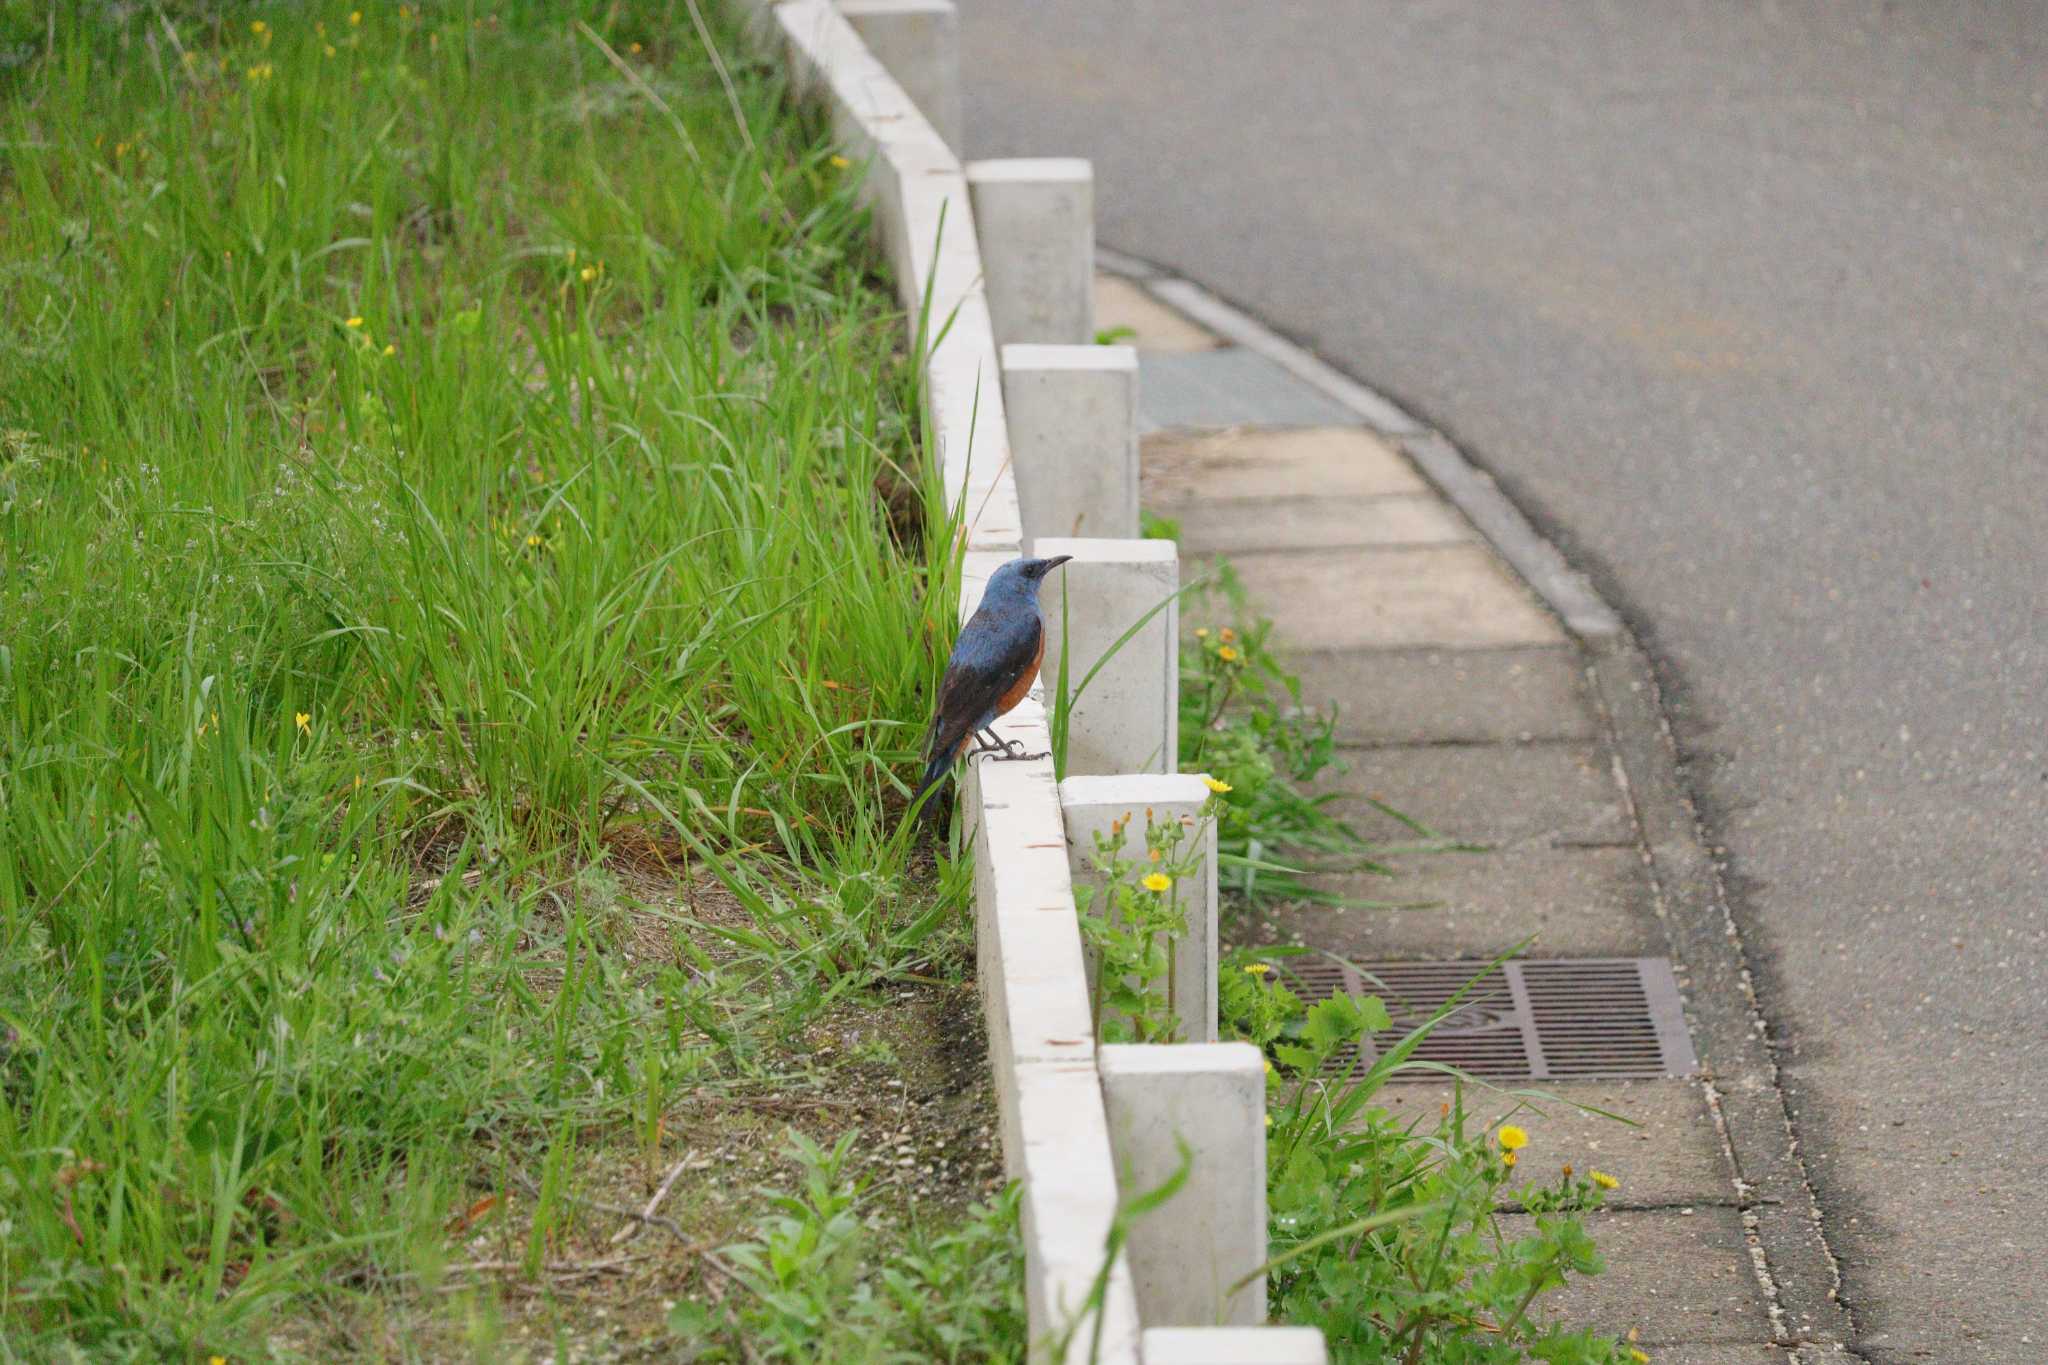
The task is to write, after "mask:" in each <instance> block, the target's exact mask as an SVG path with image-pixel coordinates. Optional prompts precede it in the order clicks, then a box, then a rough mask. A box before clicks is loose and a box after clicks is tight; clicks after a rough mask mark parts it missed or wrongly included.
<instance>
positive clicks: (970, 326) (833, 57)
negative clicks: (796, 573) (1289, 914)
mask: <svg viewBox="0 0 2048 1365" xmlns="http://www.w3.org/2000/svg"><path fill="white" fill-rule="evenodd" d="M745 4H746V6H747V7H748V8H749V9H750V10H752V11H753V15H754V19H755V22H754V23H753V24H752V25H751V30H752V36H753V37H754V39H755V41H757V42H760V43H763V44H764V45H766V46H770V47H771V48H779V49H780V52H781V55H782V56H783V57H784V59H785V60H786V61H787V63H788V66H789V70H790V73H791V78H792V82H793V85H794V87H795V89H796V91H797V93H798V94H799V95H802V96H805V97H807V98H812V99H815V100H817V101H819V102H820V103H821V104H822V105H823V106H824V108H825V109H826V110H827V111H828V113H829V115H830V118H831V122H832V128H833V133H834V136H835V137H836V138H837V139H838V141H839V142H840V144H841V145H842V146H843V147H845V148H846V152H847V155H848V156H850V157H853V158H855V159H858V160H865V161H866V162H867V164H868V176H867V180H866V187H865V193H866V195H867V198H868V199H869V201H870V204H871V206H872V208H873V210H874V213H875V219H876V224H877V227H878V228H879V229H880V231H881V234H882V238H883V242H884V246H885V248H886V249H887V252H888V255H889V258H890V261H891V263H892V264H893V266H894V267H895V272H896V279H897V287H898V290H899V293H900V296H901V301H902V304H903V306H904V308H905V309H906V311H908V312H909V313H910V315H911V321H912V326H913V327H914V326H915V325H916V319H917V316H918V313H919V310H920V309H921V308H922V307H923V306H924V305H925V301H926V299H927V298H929V300H930V313H929V317H930V327H931V332H932V334H933V335H934V336H938V337H939V340H938V343H937V344H936V345H935V346H932V347H930V348H929V349H928V350H927V352H926V354H925V355H924V356H923V357H921V359H922V363H923V369H924V378H925V392H926V403H927V407H928V411H927V413H926V417H927V430H928V431H929V432H931V433H932V437H933V443H934V446H935V450H934V451H933V454H934V457H935V458H936V459H937V460H938V462H939V465H940V468H941V470H942V471H943V474H944V479H945V487H946V493H947V497H948V500H949V501H956V500H957V501H958V505H961V506H963V507H964V514H965V517H966V521H967V525H966V529H965V536H964V539H965V546H964V549H965V551H966V560H965V569H964V573H963V579H962V586H961V600H960V608H959V610H960V616H961V619H962V620H965V619H966V617H967V616H969V615H971V614H972V613H973V611H974V608H975V606H976V605H977V604H978V603H979V601H980V598H981V592H982V589H983V587H984V586H985V584H986V583H987V580H988V575H989V574H991V573H993V572H994V570H995V568H996V567H997V566H998V565H1000V564H1001V563H1002V562H1003V561H1004V560H1007V559H1011V558H1014V557H1015V556H1016V555H1018V554H1019V553H1020V552H1021V547H1022V540H1023V528H1022V523H1021V517H1020V514H1019V508H1018V501H1017V485H1016V480H1015V478H1014V477H1013V474H1012V471H1011V469H1010V451H1009V439H1008V428H1007V424H1006V420H1005V415H1004V409H1003V400H1002V383H1001V375H1002V371H1001V365H1000V357H999V353H998V351H997V347H996V340H995V332H994V329H993V327H992V325H991V322H990V315H989V307H988V297H987V294H986V291H985V289H984V278H983V269H982V262H981V256H980V250H979V247H978V244H977V241H976V237H975V231H974V221H973V214H972V212H971V209H970V198H969V191H968V183H967V177H966V174H965V171H964V170H963V168H962V165H961V162H960V160H959V158H958V156H957V155H955V153H954V151H953V149H951V148H950V147H948V146H947V145H946V143H945V141H944V139H943V138H942V137H941V136H940V134H939V133H938V131H937V130H936V129H935V128H934V127H933V126H932V124H931V123H930V121H929V120H927V119H926V118H925V116H924V115H923V114H922V113H921V112H920V111H919V110H918V108H917V106H916V105H915V104H914V103H913V102H912V101H911V99H910V97H909V96H908V95H906V94H905V93H904V91H903V88H902V86H901V85H899V84H898V83H897V81H896V80H895V79H894V78H893V77H892V76H891V74H890V73H889V72H888V70H886V69H885V68H884V67H883V66H882V64H881V62H880V61H879V60H877V59H876V58H875V56H874V55H873V54H872V53H870V52H869V51H868V49H867V48H866V46H865V45H864V44H863V43H862V42H861V40H860V38H859V36H858V35H857V34H856V33H855V31H854V29H853V27H852V25H851V24H849V22H848V21H847V20H846V18H845V17H844V16H843V15H841V14H840V13H839V11H838V10H837V9H836V8H835V7H834V6H833V5H832V4H831V3H829V0H782V3H779V4H778V3H774V0H745ZM1004 728H1005V732H1006V733H1007V734H1008V735H1009V736H1010V737H1011V738H1014V739H1017V740H1020V741H1021V742H1022V743H1023V744H1024V745H1025V746H1026V747H1027V748H1028V749H1030V750H1032V751H1034V752H1035V751H1040V750H1046V749H1049V748H1050V747H1051V745H1050V743H1049V735H1048V728H1047V724H1046V713H1045V707H1044V701H1043V693H1042V689H1040V688H1038V687H1034V688H1033V689H1032V695H1031V697H1030V698H1028V699H1027V700H1026V701H1025V702H1024V703H1023V704H1022V705H1020V706H1019V707H1018V708H1017V709H1016V710H1015V711H1013V712H1011V713H1010V715H1009V716H1008V717H1007V718H1006V720H1005V722H1004ZM961 791H962V802H963V810H964V811H965V813H966V815H967V818H968V822H969V827H970V828H971V829H972V831H973V836H972V837H973V857H974V864H975V896H974V900H975V920H976V926H975V927H976V942H977V956H978V963H979V973H978V974H979V977H980V982H981V989H982V1001H983V1008H984V1010H985V1012H986V1014H987V1017H988V1032H989V1053H990V1065H991V1067H992V1069H993V1070H994V1072H995V1080H996V1089H997V1095H998V1102H999V1104H1000V1106H1001V1108H1002V1119H1003V1156H1004V1165H1005V1168H1006V1170H1007V1171H1008V1173H1009V1174H1010V1175H1011V1176H1012V1177H1013V1178H1020V1179H1021V1180H1022V1182H1023V1224H1024V1228H1023V1235H1024V1243H1025V1262H1026V1265H1025V1283H1026V1293H1027V1299H1028V1301H1029V1305H1030V1325H1031V1334H1032V1353H1033V1358H1034V1359H1050V1358H1051V1356H1050V1354H1049V1351H1048V1341H1049V1339H1050V1338H1051V1337H1052V1336H1053V1335H1054V1334H1057V1333H1060V1332H1063V1331H1066V1330H1067V1329H1068V1328H1069V1327H1070V1326H1072V1325H1073V1323H1074V1321H1075V1319H1076V1317H1077V1316H1078V1315H1079V1314H1080V1313H1081V1311H1082V1310H1083V1309H1084V1308H1085V1306H1086V1305H1087V1302H1088V1300H1089V1298H1090V1295H1091V1293H1092V1291H1093V1290H1094V1289H1095V1287H1096V1281H1097V1279H1098V1276H1100V1275H1101V1274H1102V1271H1103V1269H1104V1251H1105V1248H1106V1244H1107V1240H1108V1237H1109V1233H1110V1228H1111V1225H1112V1223H1113V1221H1114V1219H1115V1217H1116V1213H1117V1207H1118V1198H1117V1185H1116V1173H1115V1169H1114V1165H1113V1161H1112V1157H1111V1152H1110V1143H1109V1126H1108V1118H1107V1114H1106V1110H1105V1107H1104V1101H1103V1095H1102V1088H1101V1084H1100V1082H1099V1079H1098V1076H1097V1071H1096V1058H1095V1048H1094V1038H1093V1028H1092V1027H1091V1025H1090V1022H1089V1015H1088V1001H1087V995H1086V986H1085V975H1084V973H1083V971H1082V965H1081V963H1082V957H1081V936H1080V924H1079V919H1078V915H1077V913H1076V910H1075V906H1074V892H1073V884H1072V881H1071V878H1070V876H1069V874H1068V868H1067V841H1066V833H1065V825H1064V820H1063V817H1062V814H1061V810H1060V804H1059V792H1058V788H1057V786H1056V784H1055V782H1054V780H1053V771H1052V764H1051V761H1050V760H1049V759H1041V760H1037V761H1033V762H1015V763H1003V764H996V765H993V766H988V765H983V764H979V763H976V764H972V765H970V767H969V769H968V771H967V773H966V775H965V776H964V777H963V779H962V783H961ZM1103 1288H1104V1293H1103V1300H1102V1303H1101V1306H1100V1308H1099V1309H1098V1310H1097V1311H1099V1313H1100V1322H1099V1328H1100V1333H1099V1349H1091V1348H1092V1346H1093V1343H1091V1340H1090V1338H1091V1336H1094V1335H1096V1328H1097V1326H1098V1324H1097V1322H1096V1321H1095V1320H1094V1319H1093V1318H1092V1317H1091V1318H1090V1320H1089V1321H1088V1322H1087V1323H1085V1324H1083V1325H1082V1326H1081V1327H1080V1330H1078V1331H1074V1332H1073V1333H1072V1337H1071V1342H1070V1345H1069V1348H1068V1350H1067V1351H1066V1352H1065V1358H1066V1359H1071V1360H1083V1359H1092V1360H1096V1361H1102V1362H1135V1361H1136V1360H1137V1359H1138V1349H1139V1323H1138V1312H1137V1300H1136V1295H1135V1291H1134V1288H1133V1282H1132V1278H1131V1273H1130V1267H1129V1263H1128V1260H1127V1258H1126V1257H1124V1256H1122V1255H1119V1256H1118V1257H1117V1258H1116V1259H1115V1261H1114V1262H1113V1263H1111V1264H1110V1265H1109V1267H1108V1274H1107V1277H1106V1281H1105V1284H1104V1286H1103Z"/></svg>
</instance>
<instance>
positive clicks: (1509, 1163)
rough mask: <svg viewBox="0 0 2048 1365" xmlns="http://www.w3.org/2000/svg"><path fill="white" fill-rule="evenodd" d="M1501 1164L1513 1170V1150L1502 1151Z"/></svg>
mask: <svg viewBox="0 0 2048 1365" xmlns="http://www.w3.org/2000/svg"><path fill="white" fill-rule="evenodd" d="M1500 1164H1501V1165H1503V1166H1505V1167H1507V1168H1508V1169H1509V1170H1513V1169H1514V1168H1515V1154H1514V1153H1513V1152H1502V1153H1501V1154H1500Z"/></svg>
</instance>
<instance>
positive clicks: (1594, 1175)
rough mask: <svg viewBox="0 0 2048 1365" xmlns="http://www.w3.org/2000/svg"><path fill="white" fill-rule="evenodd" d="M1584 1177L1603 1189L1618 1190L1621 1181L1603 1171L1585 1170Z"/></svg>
mask: <svg viewBox="0 0 2048 1365" xmlns="http://www.w3.org/2000/svg"><path fill="white" fill-rule="evenodd" d="M1586 1178H1587V1179H1588V1180H1591V1181H1592V1182H1593V1183H1594V1184H1595V1185H1598V1186H1599V1187H1600V1188H1601V1189H1603V1190H1618V1189H1620V1188H1621V1182H1620V1181H1619V1180H1616V1179H1615V1178H1614V1177H1613V1176H1611V1175H1609V1174H1607V1172H1605V1171H1588V1172H1586Z"/></svg>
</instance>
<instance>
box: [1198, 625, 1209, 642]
mask: <svg viewBox="0 0 2048 1365" xmlns="http://www.w3.org/2000/svg"><path fill="white" fill-rule="evenodd" d="M1195 638H1196V639H1197V640H1206V639H1208V638H1209V628H1208V627H1207V626H1196V627H1195Z"/></svg>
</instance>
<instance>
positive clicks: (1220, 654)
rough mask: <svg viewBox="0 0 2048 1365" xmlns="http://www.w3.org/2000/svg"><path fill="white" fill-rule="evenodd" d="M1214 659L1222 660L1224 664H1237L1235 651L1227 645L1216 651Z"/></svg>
mask: <svg viewBox="0 0 2048 1365" xmlns="http://www.w3.org/2000/svg"><path fill="white" fill-rule="evenodd" d="M1216 657H1217V658H1219V659H1221V660H1223V662H1224V663H1227V664H1234V663H1236V662H1237V651H1236V650H1234V649H1232V648H1231V647H1230V646H1229V645H1225V646H1223V648H1221V649H1219V650H1217V651H1216Z"/></svg>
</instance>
